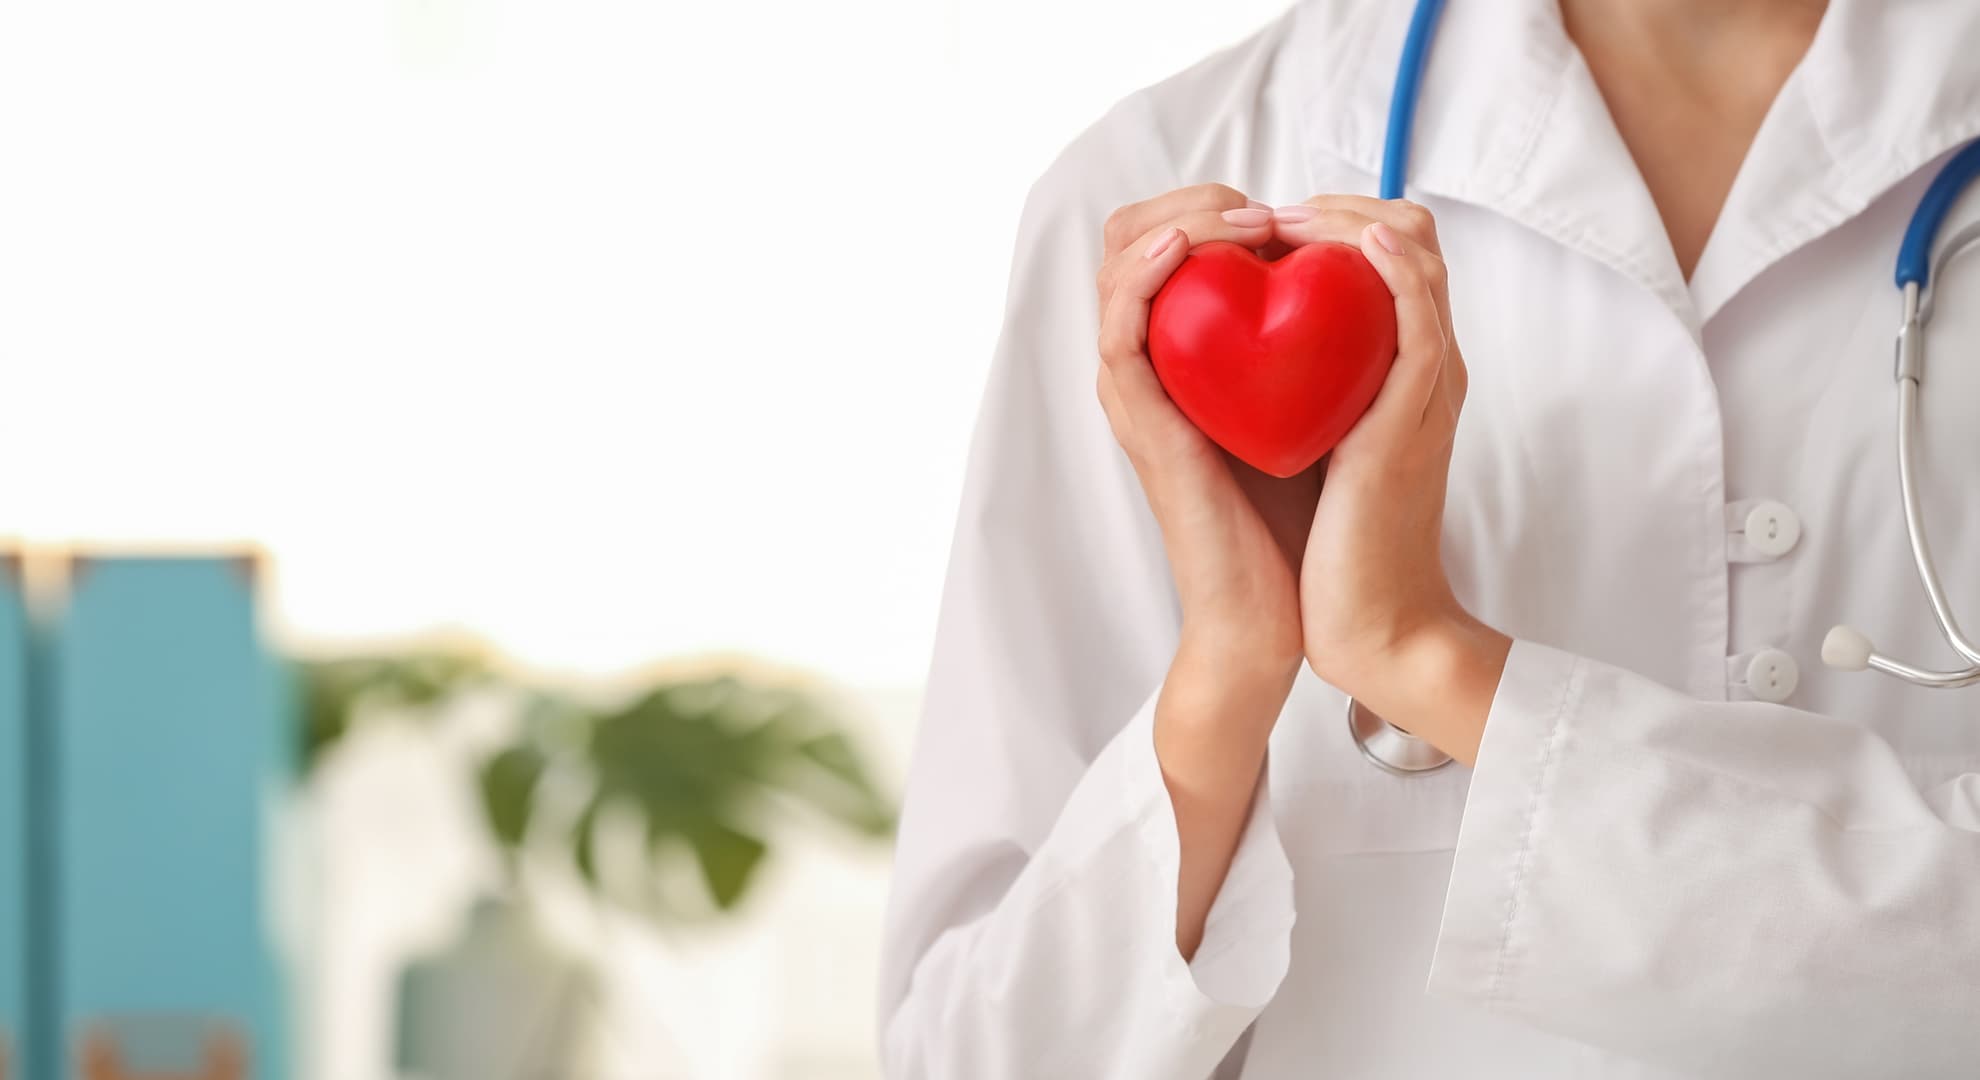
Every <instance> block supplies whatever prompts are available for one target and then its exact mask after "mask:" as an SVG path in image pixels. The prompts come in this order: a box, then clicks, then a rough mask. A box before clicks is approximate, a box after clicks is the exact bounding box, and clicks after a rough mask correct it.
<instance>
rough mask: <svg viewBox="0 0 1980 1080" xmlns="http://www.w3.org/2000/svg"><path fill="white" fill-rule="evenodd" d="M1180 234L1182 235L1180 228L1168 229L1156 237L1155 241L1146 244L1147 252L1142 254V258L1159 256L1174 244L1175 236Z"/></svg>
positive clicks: (1156, 257)
mask: <svg viewBox="0 0 1980 1080" xmlns="http://www.w3.org/2000/svg"><path fill="white" fill-rule="evenodd" d="M1181 235H1182V230H1181V229H1170V230H1169V231H1168V232H1165V233H1163V234H1162V235H1160V236H1158V237H1156V238H1155V242H1154V243H1152V244H1150V245H1148V254H1147V255H1146V256H1144V258H1149V259H1159V258H1161V257H1162V253H1163V252H1165V251H1167V250H1169V249H1170V248H1172V247H1174V246H1176V238H1177V237H1180V236H1181Z"/></svg>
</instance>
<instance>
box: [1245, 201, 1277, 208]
mask: <svg viewBox="0 0 1980 1080" xmlns="http://www.w3.org/2000/svg"><path fill="white" fill-rule="evenodd" d="M1244 205H1246V206H1249V207H1251V208H1252V209H1253V210H1270V209H1271V208H1272V204H1271V203H1262V202H1259V201H1258V200H1257V199H1246V200H1244Z"/></svg>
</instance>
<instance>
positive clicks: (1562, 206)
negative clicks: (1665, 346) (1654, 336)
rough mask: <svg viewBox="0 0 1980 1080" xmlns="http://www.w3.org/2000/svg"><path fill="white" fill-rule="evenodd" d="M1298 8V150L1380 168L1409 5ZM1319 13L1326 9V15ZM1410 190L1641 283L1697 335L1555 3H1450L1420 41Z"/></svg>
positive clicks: (1646, 202)
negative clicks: (1302, 75) (1507, 224)
mask: <svg viewBox="0 0 1980 1080" xmlns="http://www.w3.org/2000/svg"><path fill="white" fill-rule="evenodd" d="M1338 7H1339V5H1336V4H1326V5H1321V4H1319V3H1316V2H1309V3H1308V4H1307V5H1306V6H1305V7H1303V8H1302V9H1301V13H1300V14H1301V25H1300V28H1299V30H1298V34H1299V39H1298V44H1297V47H1296V48H1297V51H1296V55H1297V56H1298V57H1300V59H1301V62H1302V63H1307V64H1308V67H1307V70H1309V71H1310V72H1312V74H1311V75H1310V76H1308V77H1307V78H1306V80H1305V82H1306V87H1307V93H1306V99H1305V101H1304V117H1303V121H1304V122H1303V130H1304V134H1305V137H1306V139H1307V141H1308V151H1309V152H1310V153H1314V154H1320V155H1327V156H1331V157H1335V158H1339V159H1343V160H1346V161H1348V162H1350V163H1352V164H1354V165H1356V166H1357V167H1358V168H1361V169H1364V170H1366V171H1368V172H1369V173H1371V174H1379V172H1380V162H1381V154H1382V143H1383V135H1384V131H1385V128H1386V123H1387V117H1388V111H1389V94H1390V91H1391V88H1392V86H1393V83H1394V78H1395V65H1396V59H1397V57H1398V56H1399V55H1400V54H1401V52H1402V42H1403V37H1404V35H1405V33H1406V31H1407V28H1408V24H1409V9H1410V5H1409V4H1399V3H1387V2H1381V0H1375V2H1372V3H1364V4H1362V5H1361V6H1359V7H1357V8H1354V9H1353V10H1351V11H1349V12H1347V13H1345V14H1342V13H1340V12H1339V11H1338ZM1323 8H1324V10H1323ZM1407 190H1408V194H1409V196H1410V197H1412V198H1424V197H1443V198H1448V199H1454V200H1457V201H1460V202H1464V203H1469V204H1472V205H1476V206H1481V207H1484V208H1486V209H1489V210H1492V211H1494V212H1496V213H1499V214H1502V215H1504V216H1506V217H1508V218H1510V219H1512V220H1514V221H1517V222H1519V223H1521V224H1522V225H1525V226H1526V227H1528V228H1531V229H1533V230H1534V231H1536V232H1538V233H1540V234H1542V235H1544V236H1547V237H1548V238H1550V239H1552V240H1554V241H1555V242H1557V243H1559V244H1561V245H1563V246H1565V247H1568V248H1570V249H1572V250H1574V251H1577V252H1580V253H1581V254H1583V255H1585V256H1587V257H1589V258H1591V259H1593V260H1595V261H1596V262H1598V263H1601V264H1602V265H1604V266H1607V267H1609V268H1610V269H1612V270H1614V271H1616V272H1617V273H1620V274H1622V275H1624V276H1625V277H1627V278H1629V279H1630V280H1632V281H1634V282H1636V283H1637V284H1638V285H1640V286H1642V287H1643V288H1644V289H1646V290H1648V291H1650V292H1651V293H1652V294H1654V295H1655V296H1656V297H1658V299H1660V300H1661V301H1663V303H1664V304H1665V305H1666V306H1667V307H1668V308H1669V309H1670V310H1671V311H1672V313H1673V314H1674V315H1675V316H1676V317H1677V318H1678V319H1679V320H1680V321H1681V322H1682V323H1683V324H1684V325H1685V326H1686V328H1687V329H1688V330H1689V331H1690V332H1691V333H1692V335H1693V336H1694V337H1696V336H1697V333H1698V326H1699V320H1698V318H1697V313H1696V310H1695V308H1694V307H1693V302H1692V294H1691V291H1690V290H1689V289H1688V288H1687V287H1686V285H1685V281H1684V276H1683V274H1682V273H1680V272H1679V270H1678V266H1677V259H1676V257H1675V255H1673V253H1672V251H1671V245H1670V239H1669V237H1668V236H1667V235H1666V233H1665V231H1664V226H1663V221H1662V219H1661V218H1660V217H1659V216H1658V214H1657V208H1656V204H1655V203H1654V202H1652V201H1651V199H1650V193H1649V191H1648V189H1646V188H1645V187H1644V185H1643V179H1642V175H1641V174H1640V173H1639V172H1638V171H1637V168H1636V162H1635V161H1634V160H1633V159H1632V158H1631V157H1630V154H1629V150H1628V148H1627V147H1626V146H1625V145H1624V144H1623V141H1622V137H1621V135H1620V134H1618V133H1617V131H1616V128H1615V123H1614V122H1613V121H1612V120H1611V119H1610V117H1609V111H1608V108H1607V106H1606V105H1605V104H1604V102H1603V100H1602V96H1601V91H1600V90H1599V89H1598V88H1597V87H1596V85H1595V81H1594V79H1593V77H1592V76H1591V75H1590V74H1589V72H1588V69H1587V66H1586V64H1585V63H1584V62H1583V61H1582V58H1581V54H1580V52H1579V51H1578V50H1577V49H1575V47H1574V44H1573V42H1572V41H1570V40H1569V39H1568V37H1567V34H1566V31H1565V30H1564V28H1563V27H1562V25H1561V19H1560V11H1559V8H1558V7H1557V6H1556V4H1555V3H1554V2H1553V0H1490V2H1467V0H1455V2H1453V3H1451V4H1450V5H1449V7H1448V8H1447V9H1446V11H1445V14H1444V18H1443V23H1442V25H1441V26H1440V27H1439V28H1438V31H1437V36H1436V39H1435V41H1434V42H1433V44H1432V46H1431V51H1430V60H1429V66H1428V68H1427V71H1426V74H1425V78H1424V84H1423V89H1422V93H1421V97H1420V104H1419V106H1418V113H1417V121H1416V135H1415V139H1414V145H1413V147H1412V153H1411V166H1410V170H1409V184H1408V189H1407Z"/></svg>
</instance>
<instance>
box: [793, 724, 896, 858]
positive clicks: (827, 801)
mask: <svg viewBox="0 0 1980 1080" xmlns="http://www.w3.org/2000/svg"><path fill="white" fill-rule="evenodd" d="M793 749H794V750H795V751H796V754H797V757H798V758H799V759H800V760H801V761H803V762H806V763H808V764H810V765H811V766H813V767H814V768H816V769H817V770H818V771H820V772H822V773H824V774H825V776H826V777H829V778H830V779H831V780H832V781H834V783H830V784H825V785H820V784H817V783H815V782H808V781H807V779H805V778H794V779H793V780H792V781H790V782H789V783H788V784H787V787H788V790H789V791H790V792H791V793H792V794H793V795H796V796H798V797H800V798H802V799H804V800H805V801H806V802H809V803H810V804H811V805H812V806H814V807H816V808H817V809H819V810H822V811H824V812H825V813H826V814H827V815H829V816H830V817H832V818H833V819H835V820H837V821H839V822H840V823H841V824H845V825H850V826H852V827H853V828H856V829H859V830H860V831H862V832H865V833H867V834H869V835H873V836H883V835H886V834H887V833H890V832H892V831H893V828H894V811H893V807H892V805H891V804H890V803H888V801H887V798H886V796H884V795H882V794H881V793H880V787H879V785H878V784H876V783H874V781H873V777H872V775H871V774H870V773H868V772H867V771H866V765H865V763H863V762H862V761H861V760H860V758H859V754H858V752H857V751H856V750H855V749H854V748H853V743H852V740H851V739H849V738H847V737H846V735H845V734H844V733H843V732H837V731H828V732H826V733H824V734H822V735H815V736H812V737H811V738H809V739H806V740H804V741H803V742H801V743H799V744H797V746H796V747H794V748H793Z"/></svg>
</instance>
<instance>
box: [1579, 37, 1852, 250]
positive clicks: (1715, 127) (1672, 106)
mask: <svg viewBox="0 0 1980 1080" xmlns="http://www.w3.org/2000/svg"><path fill="white" fill-rule="evenodd" d="M1559 2H1560V5H1561V21H1562V24H1563V25H1564V26H1565V27H1566V29H1567V35H1568V37H1569V38H1570V39H1571V40H1572V41H1573V42H1574V44H1575V47H1576V48H1578V49H1579V50H1580V51H1581V55H1582V58H1583V59H1584V60H1586V61H1587V64H1588V72H1589V74H1590V75H1591V76H1592V77H1593V78H1594V80H1595V84H1596V86H1597V87H1598V88H1599V89H1600V90H1601V92H1602V97H1603V100H1604V101H1605V102H1606V103H1607V105H1608V106H1609V114H1610V116H1612V117H1613V118H1614V119H1615V124H1616V130H1617V133H1618V134H1620V135H1621V136H1622V139H1623V142H1624V144H1626V145H1627V146H1628V147H1629V151H1630V154H1631V155H1632V156H1633V157H1634V158H1635V159H1636V165H1637V168H1638V170H1640V171H1641V172H1642V174H1643V179H1644V183H1645V185H1646V186H1647V187H1648V188H1649V190H1650V196H1651V198H1652V199H1653V200H1654V201H1655V202H1656V204H1657V209H1658V211H1659V212H1660V213H1661V214H1662V215H1663V218H1664V226H1665V229H1666V230H1667V231H1668V232H1669V233H1670V238H1671V248H1672V252H1673V253H1674V254H1675V255H1676V256H1677V262H1678V267H1679V269H1681V270H1682V271H1684V274H1685V276H1687V277H1689V276H1690V275H1691V270H1692V268H1693V267H1694V266H1695V265H1697V260H1698V257H1699V254H1700V253H1701V252H1702V251H1703V250H1704V246H1705V240H1706V237H1707V236H1708V235H1709V234H1710V232H1711V228H1712V223H1713V222H1714V221H1715V220H1717V218H1718V215H1719V209H1720V207H1721V206H1722V205H1724V202H1725V198H1726V193H1727V191H1728V190H1730V188H1731V187H1732V183H1733V179H1734V177H1735V176H1736V175H1737V173H1738V171H1739V164H1740V162H1741V160H1742V159H1744V158H1745V156H1746V151H1747V149H1748V147H1749V146H1750V145H1751V144H1752V141H1753V137H1754V135H1755V134H1756V133H1757V132H1758V131H1759V129H1760V124H1761V120H1762V119H1763V118H1764V117H1765V116H1766V113H1767V110H1768V109H1769V107H1770V106H1771V105H1772V103H1773V101H1774V99H1775V98H1776V97H1777V96H1779V94H1780V91H1781V87H1782V86H1783V85H1784V84H1785V82H1786V80H1787V78H1788V75H1789V74H1790V73H1791V72H1792V71H1793V70H1794V68H1795V65H1796V64H1798V63H1800V62H1801V58H1802V56H1803V55H1805V54H1806V53H1807V52H1808V46H1809V43H1810V42H1812V41H1813V40H1814V38H1815V30H1816V27H1817V25H1818V24H1820V23H1821V21H1822V15H1823V12H1824V11H1825V10H1826V9H1827V7H1828V5H1827V4H1826V3H1823V2H1821V0H1559Z"/></svg>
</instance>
